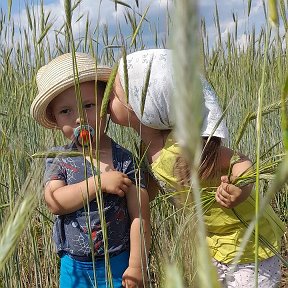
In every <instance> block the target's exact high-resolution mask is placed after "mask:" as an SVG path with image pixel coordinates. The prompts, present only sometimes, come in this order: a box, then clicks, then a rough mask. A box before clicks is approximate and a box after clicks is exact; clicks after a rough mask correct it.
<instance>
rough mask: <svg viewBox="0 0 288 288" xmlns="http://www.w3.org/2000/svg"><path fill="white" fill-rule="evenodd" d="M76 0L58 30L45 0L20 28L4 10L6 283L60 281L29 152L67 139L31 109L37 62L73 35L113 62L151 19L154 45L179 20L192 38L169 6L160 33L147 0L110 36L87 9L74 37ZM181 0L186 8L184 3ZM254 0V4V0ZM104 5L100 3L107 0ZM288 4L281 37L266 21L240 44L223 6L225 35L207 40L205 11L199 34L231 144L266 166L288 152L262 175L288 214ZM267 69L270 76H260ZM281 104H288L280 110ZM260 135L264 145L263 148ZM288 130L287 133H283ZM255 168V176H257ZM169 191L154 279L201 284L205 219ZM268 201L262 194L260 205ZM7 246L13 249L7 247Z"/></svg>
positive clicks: (161, 211)
mask: <svg viewBox="0 0 288 288" xmlns="http://www.w3.org/2000/svg"><path fill="white" fill-rule="evenodd" d="M9 2H10V3H12V1H9ZM68 2H69V1H66V4H69V3H68ZM122 2H123V1H115V7H117V6H118V8H119V5H122V6H123V3H122ZM138 2H139V3H138ZM41 3H42V1H41ZM75 3H76V4H75V5H74V6H73V5H71V6H70V7H68V6H66V9H67V12H68V15H69V11H70V13H71V15H70V16H71V18H69V17H68V18H67V20H66V21H63V25H62V26H61V27H60V29H58V30H56V31H53V28H54V27H53V19H52V18H51V15H50V13H49V12H48V11H45V10H44V8H43V6H41V5H40V8H37V7H36V6H34V7H33V6H29V5H26V17H27V22H28V26H27V27H24V26H22V27H20V28H19V31H18V30H17V31H15V24H14V22H13V21H14V20H13V18H12V17H11V18H10V9H9V10H8V11H7V14H4V13H1V14H0V39H1V41H0V137H1V138H0V160H1V161H0V223H1V224H0V231H1V232H0V260H1V261H2V262H1V263H0V287H57V283H58V276H59V275H58V261H59V260H58V258H57V256H56V255H55V253H54V248H53V243H52V238H51V233H52V232H51V228H52V223H53V217H52V215H51V214H50V213H49V212H48V210H47V208H46V205H45V203H44V200H43V195H42V176H41V167H42V166H43V162H42V160H39V159H36V160H35V159H33V158H32V157H31V155H32V154H34V153H36V152H39V151H45V150H47V149H48V148H49V147H51V146H54V145H56V144H62V143H64V139H63V138H62V137H61V135H60V134H59V133H57V132H55V131H47V130H45V129H43V128H41V127H39V126H38V125H37V124H36V123H35V122H34V121H33V120H32V119H31V117H30V116H29V107H30V104H31V102H32V99H34V97H35V95H36V93H37V91H36V85H35V74H36V71H37V70H38V68H39V67H40V66H41V65H43V64H45V63H46V62H47V61H48V60H49V59H51V58H52V57H55V56H56V55H59V54H62V53H65V52H68V51H71V50H72V49H73V45H74V46H75V49H76V50H78V51H85V52H87V53H90V54H92V55H95V56H97V60H98V63H102V64H108V65H112V64H114V63H115V61H116V60H117V58H118V56H119V54H120V53H121V51H122V49H123V46H124V48H125V49H126V50H127V53H129V52H130V51H133V50H137V49H143V48H145V47H146V46H148V45H149V46H151V43H149V44H147V43H146V42H145V39H143V29H145V27H147V25H148V24H149V25H148V26H149V28H150V29H151V30H152V31H153V32H154V39H155V43H154V44H153V45H154V47H160V46H161V47H162V46H164V47H165V46H167V43H166V39H168V37H169V36H170V35H168V34H169V33H170V28H171V26H173V25H175V26H176V27H178V29H180V30H181V29H183V33H184V36H183V37H184V38H185V31H186V30H185V27H182V28H181V25H184V24H181V22H180V21H178V22H177V21H175V20H173V17H172V18H171V14H170V11H169V10H168V9H167V19H168V20H169V22H168V25H167V34H166V35H164V36H163V35H159V34H158V31H157V29H156V28H155V27H157V23H156V24H155V25H153V23H149V9H150V8H149V6H148V7H143V8H141V5H136V4H141V3H140V1H135V7H131V6H125V7H126V10H125V11H124V15H123V17H125V18H126V19H127V27H130V28H131V34H130V35H126V34H125V33H124V31H121V29H120V28H119V30H118V31H117V34H116V35H112V36H111V35H110V34H109V29H108V28H109V27H108V26H101V25H100V24H99V23H91V22H90V20H89V16H87V15H83V16H81V15H80V16H79V18H80V17H85V19H86V24H85V27H86V31H85V35H80V37H75V40H74V41H72V38H71V33H70V34H69V33H68V31H67V25H66V24H67V23H74V22H73V21H77V19H76V20H75V18H73V11H75V9H76V8H77V7H79V6H80V7H81V1H76V2H75ZM179 5H180V8H181V5H182V4H179ZM183 5H184V4H183ZM248 5H249V6H248V7H250V8H251V6H250V5H251V1H249V2H248ZM138 6H139V7H138ZM8 7H11V6H10V5H9V6H8ZM99 7H100V8H99V9H100V12H101V6H99ZM182 8H183V7H182ZM250 8H249V11H250ZM285 9H286V10H285ZM187 11H188V10H187ZM187 11H186V12H187ZM249 11H248V12H249ZM285 11H287V2H285V1H284V0H280V1H279V12H280V13H279V15H280V17H281V18H280V20H281V21H282V22H283V23H284V30H285V34H283V35H281V33H280V31H279V33H278V35H279V37H275V38H273V36H272V35H273V34H272V33H271V31H270V29H271V28H270V26H268V25H267V26H265V27H263V28H262V31H261V32H260V34H259V35H256V32H255V30H252V31H251V33H250V34H249V37H248V43H247V48H246V49H243V48H242V47H239V46H238V44H237V33H238V31H237V28H236V29H235V31H234V32H233V33H232V32H231V33H230V34H229V35H228V38H227V39H222V38H221V33H220V32H221V31H220V23H221V19H219V14H218V12H217V8H216V9H215V19H216V21H215V23H216V27H215V29H216V31H218V35H219V39H218V42H217V43H216V45H215V46H213V47H211V46H210V45H209V42H208V36H207V34H206V27H205V21H201V23H202V29H201V31H202V34H201V36H202V37H201V41H202V42H201V44H202V53H203V62H204V66H203V69H204V72H203V73H205V75H206V77H207V78H208V80H209V81H210V82H211V84H213V86H214V88H215V90H216V92H217V94H218V95H219V97H220V100H221V103H222V106H223V108H225V107H227V114H226V116H227V123H228V127H229V131H230V140H229V143H227V144H229V145H230V146H231V147H234V148H236V149H237V150H240V151H241V152H243V153H244V154H247V155H249V156H250V157H251V158H252V159H253V160H256V159H258V163H259V165H260V166H259V168H260V170H261V168H263V169H264V166H265V165H266V166H265V167H271V166H269V165H270V164H271V165H273V163H275V162H276V164H277V163H278V162H277V161H278V160H277V159H280V162H281V159H282V158H283V157H284V159H285V160H284V161H283V164H282V166H281V165H280V166H279V171H280V172H277V173H276V172H275V171H276V170H275V167H276V166H277V165H276V166H275V167H274V166H273V169H272V170H269V171H268V170H265V171H266V172H265V173H266V174H265V175H266V176H267V177H264V176H263V177H262V178H261V179H260V180H261V181H260V185H259V189H260V193H261V194H263V195H267V197H266V198H265V202H269V201H270V199H272V203H273V207H274V209H275V210H276V212H277V213H278V215H279V216H280V217H281V219H282V220H283V221H285V222H286V223H287V216H288V215H287V211H288V186H287V165H285V163H287V155H286V156H283V153H284V152H285V149H284V145H283V141H282V139H283V135H286V134H287V130H285V129H284V130H283V131H284V133H282V127H281V123H283V122H284V123H285V119H286V123H287V110H285V107H286V109H287V104H283V103H287V102H286V101H287V81H286V82H285V80H286V78H287V67H288V66H287V64H288V63H287V59H288V58H287V52H286V50H285V49H284V48H283V47H285V43H287V42H285V40H287V39H288V37H287V35H288V26H287V19H286V14H285ZM176 17H178V18H179V17H181V16H180V15H178V16H176ZM188 17H189V15H188ZM231 17H234V21H235V23H236V27H237V19H236V18H235V15H231ZM273 17H274V16H273ZM273 17H272V18H273ZM176 20H177V19H176ZM178 20H179V19H178ZM182 20H183V19H182ZM176 22H177V23H178V24H176ZM38 23H40V25H38ZM147 23H148V24H147ZM145 25H146V26H145ZM177 25H179V26H177ZM152 28H153V29H152ZM154 28H155V29H156V30H155V29H154ZM180 30H179V31H180ZM16 32H17V35H16ZM172 34H173V33H172ZM276 35H277V33H276ZM16 36H17V37H16ZM71 41H72V42H71ZM265 43H268V47H269V49H268V51H267V54H266V55H267V61H268V65H267V66H265V63H263V51H264V50H263V49H264V47H265ZM104 47H106V48H104ZM117 47H122V48H121V49H119V48H117ZM187 49H188V48H187ZM189 52H190V51H189ZM183 53H184V52H183ZM187 53H188V52H187ZM180 56H181V55H180ZM192 72H193V71H192ZM263 73H264V74H265V77H266V78H265V81H261V79H262V78H261V77H262V76H261V75H262V74H263ZM260 83H262V86H261V89H262V92H261V93H262V97H263V99H262V100H263V107H266V108H263V107H262V108H261V106H260V107H259V105H258V100H257V96H258V92H259V88H260ZM285 83H286V84H285ZM281 95H282V97H281ZM281 98H282V108H281ZM231 102H232V103H231ZM258 108H259V110H258V111H259V113H260V114H261V115H262V125H261V127H260V128H261V129H260V130H259V135H258V136H257V135H256V133H255V129H256V121H255V120H256V116H257V113H256V112H257V109H258ZM281 109H282V111H284V112H283V113H282V120H281ZM285 113H286V114H285ZM260 114H259V115H260ZM247 115H248V116H247ZM285 117H286V118H285ZM283 119H284V120H283ZM182 121H185V119H183V120H182ZM282 121H283V122H282ZM180 124H181V123H180ZM283 125H284V124H283ZM186 130H188V128H187V129H186ZM186 130H185V132H187V131H186ZM285 131H286V132H285ZM108 132H109V133H110V135H111V136H112V137H113V138H115V139H116V140H118V142H120V143H122V145H124V146H125V145H127V140H126V139H127V138H126V137H127V135H129V137H131V141H129V143H132V142H133V141H134V139H135V138H136V136H135V134H134V133H133V131H131V130H130V129H129V128H128V129H123V128H121V127H118V126H117V125H113V124H111V125H110V126H109V130H108ZM285 133H286V134H285ZM188 136H189V137H191V135H188ZM260 137H261V145H259V146H258V148H259V149H258V150H256V145H257V141H259V138H260ZM285 137H287V136H284V139H285ZM129 148H132V147H129ZM286 151H287V147H286ZM281 155H282V156H281ZM260 156H261V162H259V160H260V158H259V157H260ZM278 156H279V157H278ZM267 169H268V168H267ZM261 171H262V170H261ZM268 172H269V173H268ZM275 173H276V174H275ZM260 174H261V172H260ZM262 175H264V174H263V173H262ZM32 176H33V181H32V178H31V177H32ZM253 177H254V178H253V181H255V180H254V179H255V177H256V176H255V175H254V176H253ZM274 178H275V179H276V180H277V181H278V180H279V181H278V184H279V183H280V184H281V185H276V184H277V181H275V182H272V180H273V179H274ZM271 183H272V184H271ZM285 183H286V184H285ZM285 185H286V186H285ZM170 196H171V195H169V192H167V193H166V194H165V195H164V196H162V195H161V196H159V197H157V198H156V199H155V201H153V202H152V203H151V214H152V217H151V218H152V224H153V231H152V236H153V237H152V250H151V257H150V274H151V278H150V280H151V284H150V286H149V287H197V286H195V285H196V284H195V283H196V282H197V281H196V277H197V274H198V271H199V270H197V269H198V267H197V265H196V263H195V252H196V248H195V243H197V239H195V238H194V232H195V229H196V230H197V229H198V226H197V225H195V226H193V225H192V223H194V222H195V221H194V219H195V215H193V214H191V213H192V212H191V211H189V213H188V212H187V213H183V210H181V209H179V208H176V207H174V206H173V205H171V201H169V197H170ZM202 201H203V200H202ZM264 204H265V203H264ZM264 204H263V203H260V207H262V206H261V205H264ZM207 205H208V204H207ZM260 212H261V208H260ZM256 220H257V219H256ZM200 221H201V218H200ZM256 222H257V221H256ZM247 231H248V230H247ZM198 232H199V231H198ZM250 233H252V232H250ZM188 240H189V241H188ZM4 247H6V248H7V249H6V250H4ZM285 248H286V249H288V246H287V239H286V242H285V240H284V248H283V249H285ZM200 257H201V256H200ZM202 260H203V261H205V260H207V259H202ZM175 271H176V272H175ZM200 271H201V270H200ZM171 273H177V274H176V276H175V277H173V279H171V278H170V276H169V275H170V274H171ZM286 277H287V274H286ZM284 278H285V277H284V276H283V285H285V284H284V283H285V281H286V284H287V280H285V279H284ZM209 280H210V275H207V279H205V277H204V278H203V281H204V282H205V281H207V283H209ZM204 282H203V283H204ZM169 285H170V286H169ZM171 285H172V286H171ZM173 285H174V286H173ZM175 285H176V286H175ZM206 287H208V286H206ZM283 287H284V286H283Z"/></svg>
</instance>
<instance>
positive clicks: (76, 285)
mask: <svg viewBox="0 0 288 288" xmlns="http://www.w3.org/2000/svg"><path fill="white" fill-rule="evenodd" d="M128 263H129V252H128V251H125V252H122V253H121V254H119V255H117V256H114V257H110V267H111V272H112V279H113V286H114V288H121V287H122V284H121V283H122V275H123V273H124V272H125V270H126V269H127V267H128ZM95 266H96V281H97V288H109V286H108V284H107V281H106V273H105V260H104V259H101V260H99V259H98V260H96V261H95ZM87 287H89V288H90V287H91V288H92V287H95V281H94V271H93V264H92V262H82V261H77V260H75V259H73V258H72V257H71V256H69V255H63V256H62V257H61V268H60V288H87Z"/></svg>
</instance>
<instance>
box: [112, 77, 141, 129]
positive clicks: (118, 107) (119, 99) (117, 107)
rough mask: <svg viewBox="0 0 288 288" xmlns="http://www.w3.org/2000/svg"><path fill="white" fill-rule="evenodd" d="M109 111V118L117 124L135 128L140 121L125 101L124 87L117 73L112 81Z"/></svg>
mask: <svg viewBox="0 0 288 288" xmlns="http://www.w3.org/2000/svg"><path fill="white" fill-rule="evenodd" d="M109 112H110V116H111V120H112V121H113V122H114V123H116V124H119V125H122V126H128V127H133V128H135V129H137V128H138V127H139V124H140V121H139V119H138V118H137V116H136V114H135V113H134V111H133V110H132V108H131V106H130V105H129V104H128V103H127V100H126V96H125V92H124V89H123V87H122V85H121V82H120V78H119V76H118V74H117V76H116V78H115V82H114V89H113V92H112V93H111V96H110V102H109Z"/></svg>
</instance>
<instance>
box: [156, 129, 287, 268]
mask: <svg viewBox="0 0 288 288" xmlns="http://www.w3.org/2000/svg"><path fill="white" fill-rule="evenodd" d="M170 135H171V134H170ZM179 152H180V147H179V145H178V144H177V143H175V141H174V140H173V139H172V137H171V136H169V137H168V138H167V141H166V143H165V147H164V148H163V150H162V151H161V153H160V156H159V157H158V158H157V159H156V161H155V162H154V163H153V164H152V165H151V168H152V172H153V174H154V176H155V177H156V178H157V180H158V181H159V182H160V185H161V186H162V187H163V186H164V189H165V191H173V190H174V191H176V190H177V189H178V188H179V184H178V183H177V179H176V177H175V176H174V172H173V167H174V164H175V161H176V157H177V155H179ZM254 195H255V194H254V192H252V193H251V195H250V197H249V198H248V199H247V200H246V201H244V202H243V203H241V204H240V205H238V206H237V207H236V208H234V209H233V210H234V211H233V210H232V209H226V208H223V207H222V206H220V205H219V204H218V203H217V202H216V201H215V202H214V204H213V205H212V206H211V207H210V208H209V209H208V210H207V211H206V212H205V214H204V220H205V223H206V227H207V241H208V246H209V248H210V251H211V256H212V257H213V258H215V259H216V260H218V261H220V262H222V263H230V262H231V261H232V260H233V259H234V257H235V256H236V255H237V251H239V247H240V243H241V241H242V239H243V235H244V233H245V231H246V227H245V225H244V224H243V222H245V221H246V223H249V221H250V220H251V219H252V218H253V216H254V213H255V212H254V211H255V200H254V199H255V198H254ZM240 219H241V220H240ZM243 220H244V221H243ZM259 229H260V232H259V233H260V235H261V237H263V238H264V239H265V240H266V241H268V242H269V243H270V244H271V245H272V246H273V247H274V248H275V249H276V250H277V251H280V242H281V237H282V236H283V234H284V230H285V226H284V224H283V223H282V221H281V220H280V219H279V218H278V216H277V215H276V213H275V212H274V211H273V209H272V207H271V206H268V207H267V208H266V209H265V212H264V215H263V217H262V218H261V219H260V221H259ZM259 242H260V243H259V250H258V255H259V257H258V258H259V260H264V259H267V258H269V257H272V256H274V255H275V254H274V253H273V252H272V251H271V250H270V249H269V248H267V246H265V245H264V244H262V243H261V241H259ZM254 251H255V245H254V237H253V235H252V236H251V238H250V241H249V242H248V244H247V245H246V248H245V250H244V252H243V254H242V257H241V259H240V262H239V263H251V262H255V259H254Z"/></svg>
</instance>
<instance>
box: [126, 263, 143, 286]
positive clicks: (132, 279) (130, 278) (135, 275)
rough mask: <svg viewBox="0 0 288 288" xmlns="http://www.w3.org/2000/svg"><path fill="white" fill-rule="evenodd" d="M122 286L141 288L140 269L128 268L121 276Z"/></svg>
mask: <svg viewBox="0 0 288 288" xmlns="http://www.w3.org/2000/svg"><path fill="white" fill-rule="evenodd" d="M122 286H123V287H125V288H142V287H143V277H142V268H141V267H137V268H134V267H131V266H129V267H128V268H127V269H126V270H125V272H124V274H123V276H122Z"/></svg>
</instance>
